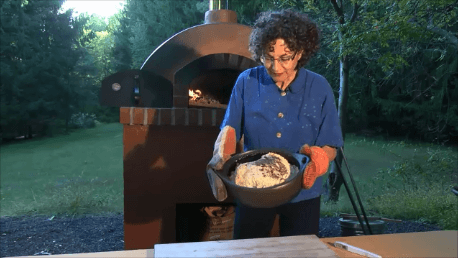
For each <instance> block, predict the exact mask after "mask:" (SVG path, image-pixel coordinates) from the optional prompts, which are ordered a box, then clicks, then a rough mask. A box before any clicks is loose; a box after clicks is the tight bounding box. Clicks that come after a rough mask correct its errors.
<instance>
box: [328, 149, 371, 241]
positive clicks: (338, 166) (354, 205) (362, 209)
mask: <svg viewBox="0 0 458 258" xmlns="http://www.w3.org/2000/svg"><path fill="white" fill-rule="evenodd" d="M340 151H341V153H342V157H343V159H344V161H345V165H346V166H347V171H348V175H349V176H350V180H351V182H352V184H353V188H354V190H355V193H356V198H358V202H359V205H360V207H361V211H362V212H363V216H364V220H365V222H366V226H367V228H368V230H369V234H371V235H373V233H372V229H371V227H370V225H369V220H368V219H367V216H366V212H365V211H364V207H363V203H362V202H361V198H360V197H359V194H358V190H357V189H356V184H355V181H354V180H353V176H352V175H351V173H350V168H349V167H348V163H347V159H346V158H345V155H344V153H343V148H342V147H340ZM335 164H336V167H337V169H338V170H339V173H340V174H341V176H342V181H343V183H344V185H345V189H346V190H347V192H348V197H350V202H351V205H352V206H353V209H354V210H355V214H356V217H357V218H358V221H359V223H360V224H361V228H362V230H363V231H364V234H365V235H368V232H367V231H366V229H365V227H364V225H363V221H362V220H361V217H360V215H359V212H358V209H357V208H356V204H355V201H354V199H353V195H352V194H351V192H350V188H349V186H348V184H347V181H346V180H345V178H344V176H343V173H342V169H341V168H340V165H339V164H338V163H337V162H335Z"/></svg>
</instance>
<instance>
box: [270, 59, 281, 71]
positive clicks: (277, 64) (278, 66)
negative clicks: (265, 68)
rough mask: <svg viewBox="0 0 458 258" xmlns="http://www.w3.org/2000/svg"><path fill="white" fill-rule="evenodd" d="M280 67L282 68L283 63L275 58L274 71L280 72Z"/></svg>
mask: <svg viewBox="0 0 458 258" xmlns="http://www.w3.org/2000/svg"><path fill="white" fill-rule="evenodd" d="M277 62H278V63H277ZM280 69H281V65H280V62H279V61H278V60H274V61H273V62H272V71H274V72H275V73H279V72H280Z"/></svg>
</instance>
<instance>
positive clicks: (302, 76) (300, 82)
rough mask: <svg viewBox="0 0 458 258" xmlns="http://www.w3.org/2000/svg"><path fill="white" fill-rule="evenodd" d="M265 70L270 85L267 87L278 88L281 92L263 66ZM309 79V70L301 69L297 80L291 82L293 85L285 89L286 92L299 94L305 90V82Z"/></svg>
mask: <svg viewBox="0 0 458 258" xmlns="http://www.w3.org/2000/svg"><path fill="white" fill-rule="evenodd" d="M263 69H264V75H265V76H266V78H268V83H267V84H266V86H267V85H272V86H274V87H275V88H277V89H278V90H279V91H281V90H280V89H279V88H278V87H277V85H275V82H274V81H273V79H272V77H270V75H269V74H268V73H267V69H266V68H265V67H264V66H263ZM306 78H307V70H305V69H304V68H300V69H299V70H298V71H297V74H296V78H295V79H294V80H293V81H292V82H291V84H290V85H289V86H288V88H286V89H285V91H286V92H288V91H289V92H291V93H299V92H301V91H302V90H303V89H304V88H305V86H306V85H305V82H306Z"/></svg>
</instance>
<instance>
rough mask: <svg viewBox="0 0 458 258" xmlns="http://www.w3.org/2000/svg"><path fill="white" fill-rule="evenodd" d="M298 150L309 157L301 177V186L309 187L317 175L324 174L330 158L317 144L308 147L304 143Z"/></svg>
mask: <svg viewBox="0 0 458 258" xmlns="http://www.w3.org/2000/svg"><path fill="white" fill-rule="evenodd" d="M299 152H300V153H302V154H305V155H307V156H309V157H310V161H309V163H308V164H307V166H306V167H305V171H304V175H303V179H302V188H304V189H310V188H312V186H313V184H314V183H315V180H316V178H317V177H320V176H322V175H324V174H326V171H328V167H329V162H330V159H329V156H328V154H327V153H326V151H325V150H323V148H320V147H318V146H312V147H310V146H309V145H308V144H306V145H304V146H303V147H302V148H301V150H300V151H299Z"/></svg>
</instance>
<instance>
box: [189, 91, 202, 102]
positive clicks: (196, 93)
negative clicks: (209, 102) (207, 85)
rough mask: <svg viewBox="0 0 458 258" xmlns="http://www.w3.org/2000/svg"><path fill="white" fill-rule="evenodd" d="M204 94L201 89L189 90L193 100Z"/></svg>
mask: <svg viewBox="0 0 458 258" xmlns="http://www.w3.org/2000/svg"><path fill="white" fill-rule="evenodd" d="M201 95H202V92H201V91H200V90H195V91H193V90H189V97H191V99H192V100H196V99H198V98H200V97H201Z"/></svg>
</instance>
